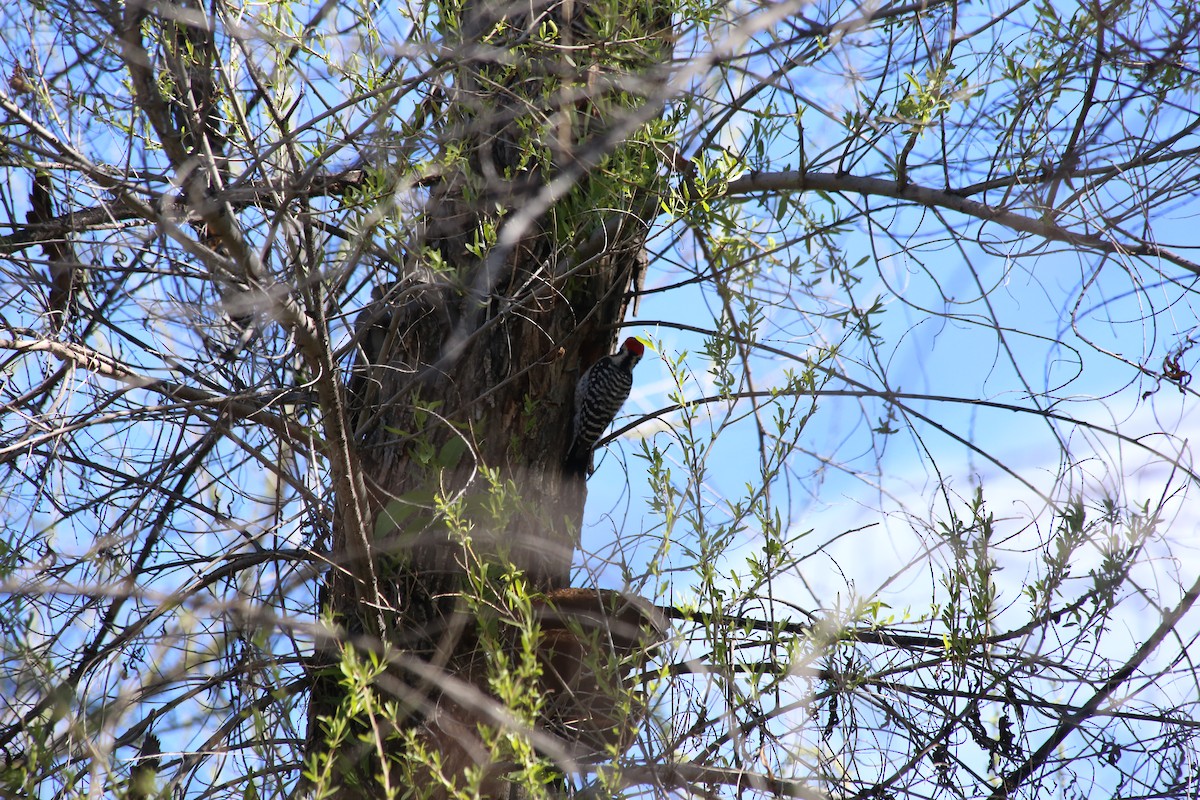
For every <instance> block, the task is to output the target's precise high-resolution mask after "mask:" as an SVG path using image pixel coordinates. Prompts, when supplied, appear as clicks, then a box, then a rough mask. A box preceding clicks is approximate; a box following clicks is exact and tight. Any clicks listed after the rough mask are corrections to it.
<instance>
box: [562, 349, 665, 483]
mask: <svg viewBox="0 0 1200 800" xmlns="http://www.w3.org/2000/svg"><path fill="white" fill-rule="evenodd" d="M645 352H646V346H645V345H644V344H642V343H641V342H640V341H638V340H637V339H635V338H633V337H632V336H631V337H629V338H628V339H626V340H625V342H624V343H623V344H622V345H621V349H620V350H618V351H617V352H615V353H613V354H612V355H607V356H604V358H602V359H600V360H599V361H597V362H596V363H595V364H592V366H590V367H588V369H587V371H586V372H584V373H583V376H582V377H581V378H580V379H579V383H578V384H576V386H575V419H574V424H573V425H572V427H571V449H570V450H568V451H567V460H566V469H567V472H568V473H572V474H576V475H581V476H586V475H587V474H588V473H589V472H591V469H592V450H593V449H594V448H595V447H596V442H597V441H598V440H599V439H600V434H602V433H604V429H605V428H607V427H608V424H609V423H610V422H612V421H613V417H615V416H616V415H617V412H618V411H620V410H621V405H622V404H623V403H624V402H625V399H626V398H628V397H629V390H630V389H632V388H633V368H634V367H635V366H637V363H638V361H640V360H641V358H642V354H643V353H645Z"/></svg>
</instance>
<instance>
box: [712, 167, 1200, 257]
mask: <svg viewBox="0 0 1200 800" xmlns="http://www.w3.org/2000/svg"><path fill="white" fill-rule="evenodd" d="M786 191H794V192H837V193H842V194H861V195H864V196H874V197H888V198H892V199H894V200H904V201H907V202H910V203H914V204H916V205H920V206H925V207H927V208H944V209H947V210H950V211H956V212H958V213H960V214H964V215H966V216H969V217H975V218H976V219H980V220H983V221H984V222H994V223H996V224H997V225H1002V226H1004V227H1006V228H1009V229H1010V230H1013V231H1017V232H1019V233H1026V234H1029V235H1031V236H1039V237H1041V238H1043V239H1045V240H1047V241H1052V242H1066V243H1067V244H1070V245H1074V246H1076V247H1083V248H1087V249H1089V250H1096V251H1099V252H1102V253H1112V254H1114V255H1132V256H1144V257H1147V258H1159V259H1162V260H1163V261H1166V262H1168V263H1171V264H1174V265H1176V266H1178V267H1182V268H1183V269H1186V270H1187V271H1188V272H1191V273H1194V274H1196V275H1200V264H1197V263H1196V262H1194V261H1190V260H1188V259H1186V258H1184V257H1183V256H1181V255H1179V254H1178V253H1174V252H1172V251H1171V250H1168V249H1167V248H1165V247H1160V246H1158V245H1156V244H1153V243H1151V242H1146V241H1140V240H1134V241H1124V242H1120V241H1115V240H1113V239H1109V238H1106V237H1104V236H1098V235H1096V234H1090V233H1077V232H1075V231H1071V230H1068V229H1066V228H1064V227H1062V226H1060V225H1058V224H1056V223H1054V222H1052V221H1050V220H1048V219H1038V218H1035V217H1028V216H1025V215H1023V214H1018V213H1017V212H1015V211H1010V210H1008V209H1006V208H999V207H996V206H990V205H988V204H986V203H981V202H979V201H978V200H970V199H968V198H966V197H963V196H962V195H961V194H959V193H957V192H955V191H954V190H952V189H933V188H930V187H928V186H919V185H917V184H914V183H908V184H905V185H904V186H901V185H900V184H899V183H897V182H896V181H891V180H884V179H882V178H867V177H860V176H857V175H839V174H837V173H832V172H800V171H798V170H788V171H786V172H765V173H751V174H749V175H747V176H746V177H744V178H739V179H737V180H735V181H730V183H729V185H728V187H727V188H726V190H725V194H726V196H728V197H736V196H739V195H746V194H755V193H758V192H786Z"/></svg>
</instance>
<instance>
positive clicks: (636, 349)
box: [621, 336, 646, 358]
mask: <svg viewBox="0 0 1200 800" xmlns="http://www.w3.org/2000/svg"><path fill="white" fill-rule="evenodd" d="M621 349H622V350H628V351H629V352H631V353H633V354H634V355H635V356H638V357H639V358H640V357H641V356H643V355H645V353H646V345H644V344H642V340H641V339H639V338H637V337H636V336H630V337H629V338H628V339H626V340H625V341H624V342H623V343H622V344H621Z"/></svg>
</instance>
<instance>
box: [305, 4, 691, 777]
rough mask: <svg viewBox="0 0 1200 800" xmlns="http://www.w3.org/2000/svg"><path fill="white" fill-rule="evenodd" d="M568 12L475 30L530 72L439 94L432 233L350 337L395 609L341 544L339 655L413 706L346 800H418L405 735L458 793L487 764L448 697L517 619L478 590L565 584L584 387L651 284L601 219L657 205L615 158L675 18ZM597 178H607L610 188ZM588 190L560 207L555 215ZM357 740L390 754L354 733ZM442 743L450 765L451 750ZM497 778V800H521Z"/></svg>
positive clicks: (333, 588)
mask: <svg viewBox="0 0 1200 800" xmlns="http://www.w3.org/2000/svg"><path fill="white" fill-rule="evenodd" d="M569 5H571V4H567V5H558V4H551V5H547V6H541V7H537V6H536V5H535V7H534V8H530V6H529V5H525V6H524V7H523V8H524V11H523V12H522V13H519V14H518V13H506V11H505V10H504V8H508V7H504V8H498V7H493V6H487V5H480V6H471V7H468V9H467V10H466V11H464V12H462V13H463V15H464V16H463V18H462V19H461V20H459V22H460V25H459V26H458V27H457V29H458V30H461V31H462V32H463V33H462V34H461V35H462V36H463V37H464V39H465V44H467V45H471V44H475V45H484V46H487V47H492V48H501V49H502V52H506V53H509V54H510V55H512V56H514V57H513V58H512V59H511V63H509V62H508V61H507V60H505V59H498V60H494V61H484V60H480V61H477V62H475V61H469V60H468V59H466V58H465V57H464V58H463V59H462V65H461V66H460V68H459V69H458V70H457V71H456V72H455V73H454V74H453V79H452V81H451V82H449V83H448V85H447V86H445V87H443V92H444V94H445V100H446V109H447V113H446V114H445V115H444V117H443V119H442V120H441V121H440V122H441V124H440V126H439V134H440V137H441V141H442V152H443V155H444V161H443V163H442V164H441V165H440V176H439V180H438V182H437V183H436V185H434V186H433V188H432V189H431V191H430V194H429V198H428V201H427V204H426V208H425V214H424V218H423V220H422V226H421V232H420V235H419V236H418V237H417V240H416V241H413V242H409V243H407V247H406V252H407V253H409V254H411V256H410V258H409V260H408V262H407V263H406V271H405V274H402V275H395V276H387V278H386V279H381V280H380V281H379V282H378V284H377V287H376V294H375V300H374V302H373V303H372V305H371V306H369V307H368V308H366V309H365V310H364V311H363V312H362V314H361V315H360V318H359V321H358V326H357V341H358V344H359V358H358V360H357V363H356V366H355V369H354V373H353V374H352V376H351V379H350V382H349V387H348V388H349V395H350V400H349V406H350V408H351V411H352V414H353V416H354V419H353V421H352V424H351V426H350V427H351V429H353V430H354V431H355V434H354V435H355V441H354V442H353V443H352V446H353V447H354V448H356V451H357V455H358V459H359V461H360V463H361V468H362V472H363V477H364V480H365V484H366V487H367V493H368V497H369V512H370V513H369V519H370V521H371V524H372V525H373V530H371V531H369V533H370V549H371V563H372V565H373V567H374V571H373V574H374V575H375V576H377V578H378V583H379V587H380V594H381V595H382V596H380V597H378V598H376V602H374V603H369V602H364V601H363V599H362V594H361V591H358V590H356V588H355V587H356V585H357V586H358V587H361V586H362V585H364V583H366V582H365V580H364V576H363V565H362V564H359V563H356V562H355V560H354V559H353V558H352V557H351V555H352V553H353V548H352V547H351V546H350V543H349V542H348V541H347V538H348V537H347V533H346V531H345V530H344V527H339V526H335V532H334V541H333V547H332V553H331V561H332V563H333V565H334V567H333V568H332V569H331V570H330V571H329V573H328V576H327V579H326V585H325V588H324V592H323V605H324V607H325V609H326V611H327V612H328V613H330V614H331V615H332V619H333V620H334V621H335V623H336V624H337V625H338V627H339V629H340V632H341V634H342V635H343V639H342V640H343V641H347V640H348V641H350V642H352V643H354V644H356V645H359V646H363V645H368V646H373V647H376V648H380V649H382V650H386V651H387V652H388V653H390V654H402V657H401V658H400V659H399V663H393V665H392V668H391V669H390V670H389V672H388V675H387V677H388V678H389V679H390V683H389V682H387V681H382V680H381V681H379V682H377V684H376V689H377V690H379V691H380V694H381V695H384V694H386V695H388V699H392V700H397V699H398V700H400V701H401V713H400V715H399V716H398V717H397V718H395V719H392V720H390V721H389V724H390V725H392V726H394V727H393V729H392V733H394V734H395V738H394V742H393V743H391V744H390V745H389V746H387V747H381V748H372V747H370V746H366V745H361V746H359V745H360V743H358V742H356V741H354V740H353V737H351V745H353V746H350V747H346V748H342V749H339V750H337V751H336V752H334V753H332V756H333V760H334V762H335V763H334V768H333V769H334V774H337V775H339V776H341V779H340V781H339V782H340V784H341V794H340V795H339V796H341V797H368V796H374V791H375V790H374V789H373V788H372V787H377V785H378V784H377V783H376V781H375V780H373V779H372V777H371V776H372V775H375V774H379V773H380V772H381V770H382V771H387V770H391V771H390V772H388V774H389V776H391V778H390V780H393V781H395V782H398V783H399V784H401V785H402V784H403V783H404V782H405V781H406V780H407V781H409V782H412V781H415V780H418V778H414V775H416V776H419V775H421V774H422V773H421V772H420V770H417V771H415V772H414V771H412V770H409V771H408V772H405V771H404V770H402V769H396V768H393V767H392V766H389V767H386V768H385V767H383V766H382V765H381V764H380V763H379V760H378V756H379V754H380V753H381V752H384V753H386V754H387V757H389V758H390V757H392V756H396V757H397V758H398V759H399V760H400V761H403V759H404V754H403V751H404V750H405V749H406V748H408V749H411V748H412V746H413V740H412V739H405V738H404V737H403V736H401V735H400V732H402V731H404V730H409V731H413V730H416V731H418V732H420V736H419V737H418V740H417V741H419V742H422V743H423V744H425V745H427V746H433V747H436V748H438V749H441V750H442V751H443V755H444V756H445V758H444V759H443V765H442V772H443V773H444V774H447V775H448V776H449V779H451V780H459V779H461V778H462V777H463V773H464V772H465V770H466V767H468V766H471V765H473V764H478V762H479V761H481V760H483V758H485V757H486V756H480V755H479V753H482V752H484V748H482V747H474V746H473V742H472V737H473V736H474V730H473V729H474V725H475V724H476V723H477V722H478V719H477V718H476V717H477V714H478V709H477V708H476V709H472V708H468V707H467V706H468V705H469V704H466V703H465V701H464V700H463V699H462V697H461V696H459V695H456V694H453V693H451V692H449V691H447V689H446V684H445V682H446V681H449V680H452V679H454V680H461V681H464V682H465V684H466V685H468V686H472V687H475V688H477V689H482V690H484V691H486V690H487V687H488V683H487V674H486V670H487V663H488V659H487V658H486V652H482V653H481V650H482V651H486V649H487V648H488V647H496V646H497V644H496V642H495V641H494V640H489V639H486V637H483V636H482V635H481V634H480V632H479V622H478V614H479V609H480V608H481V606H482V607H484V608H492V607H495V608H497V609H500V611H498V613H499V614H501V615H503V610H502V608H501V607H502V606H503V604H504V599H503V598H502V597H500V596H499V593H501V590H500V589H495V591H496V592H497V593H498V594H497V596H495V597H487V596H481V594H482V595H488V594H489V592H490V591H491V590H489V589H487V588H482V589H481V587H487V586H492V587H499V586H501V585H502V584H503V583H504V580H506V578H505V576H506V575H508V576H510V577H511V571H518V572H520V573H522V574H523V575H524V579H525V581H526V582H527V583H526V585H527V587H528V589H529V590H531V591H532V592H534V593H551V592H554V591H561V590H563V589H565V587H567V586H568V583H569V579H570V568H571V559H572V555H573V551H574V547H575V546H576V543H577V537H578V532H579V526H580V522H581V519H582V514H583V503H584V499H585V496H586V488H585V485H584V483H583V481H580V480H577V479H572V478H571V477H569V476H568V475H566V474H564V471H563V469H562V465H563V460H564V457H565V455H566V452H567V449H568V447H569V444H570V442H569V437H570V430H571V417H572V411H573V408H572V404H573V395H574V386H575V382H576V381H577V379H578V378H579V376H580V374H581V372H582V369H583V368H585V367H586V366H587V365H589V364H590V363H592V362H593V361H595V360H596V359H597V358H599V357H600V356H601V355H603V354H604V353H606V352H608V351H609V350H610V349H611V347H612V345H613V342H614V341H615V339H616V336H617V328H618V326H619V323H620V321H621V320H622V318H623V316H624V313H625V309H626V305H627V302H628V299H629V297H630V295H629V293H628V292H627V290H628V288H629V287H630V285H631V282H633V281H635V280H636V279H637V277H638V276H640V274H641V272H642V270H643V269H644V263H645V256H644V252H643V245H644V241H645V237H646V233H647V227H646V224H645V223H644V222H643V221H641V220H638V219H634V218H632V215H630V214H626V215H624V216H619V215H613V214H612V213H611V212H609V211H607V209H612V208H631V207H636V206H638V205H644V203H639V200H644V199H645V198H646V197H648V196H649V195H650V193H651V192H652V191H653V188H654V187H653V186H652V185H650V184H651V181H653V180H655V176H656V174H657V170H656V165H655V164H654V163H653V156H652V155H649V154H650V153H652V152H654V151H653V149H652V148H650V147H648V146H646V144H645V143H644V142H640V141H639V140H638V137H639V136H642V135H643V131H642V130H636V131H634V133H633V135H632V136H630V137H625V140H624V141H622V142H618V143H616V144H615V145H611V146H610V145H609V144H608V142H609V140H610V139H615V138H617V137H614V136H610V135H609V133H610V126H611V125H612V124H614V123H615V122H618V121H620V120H622V119H625V118H626V115H628V114H629V113H630V111H631V109H632V108H637V107H639V106H642V105H644V104H645V103H646V102H657V103H658V104H659V105H661V100H662V98H661V97H660V98H657V99H654V98H651V99H650V100H649V101H647V100H646V97H645V92H644V91H639V90H644V87H645V86H646V85H647V81H648V79H649V77H650V75H651V70H652V69H653V68H654V67H656V66H661V65H662V63H663V62H664V60H665V56H666V55H667V53H668V50H669V41H670V31H669V14H668V15H667V17H666V18H663V16H662V12H649V11H648V10H647V9H646V8H640V7H639V8H626V9H623V10H622V9H618V8H613V7H605V8H604V9H603V10H596V11H595V12H594V13H596V14H600V13H618V12H622V11H623V13H621V14H620V17H621V24H620V27H619V28H618V30H619V31H620V32H621V35H622V41H621V42H606V43H604V44H603V45H596V46H595V47H593V48H581V47H579V44H580V41H581V39H582V37H584V36H586V35H588V31H590V30H593V29H594V25H589V24H587V19H588V17H587V15H588V14H592V13H593V11H592V10H589V9H588V8H586V7H584V6H582V4H577V5H574V7H573V8H569V7H568V6H569ZM517 8H519V7H518V6H513V7H512V10H513V11H515V10H516V9H517ZM597 9H599V6H597ZM450 13H451V12H450V11H449V10H447V9H443V14H446V15H448V14H450ZM648 14H649V16H648ZM443 19H446V17H443ZM547 20H549V21H551V22H553V23H554V26H552V27H549V28H548V27H547V26H546V22H547ZM451 27H452V26H447V30H449V29H451ZM547 31H551V32H552V34H553V35H552V36H551V37H550V38H549V39H546V35H547ZM539 37H541V38H542V41H541V43H540V44H539V43H538V40H539ZM647 42H649V43H650V44H647ZM568 43H569V44H572V45H573V46H571V47H562V46H561V45H563V44H568ZM464 52H469V50H468V49H467V48H464ZM618 55H619V56H620V57H618ZM613 65H619V67H618V66H613ZM631 81H632V83H631ZM451 154H462V155H461V156H459V157H457V158H455V157H454V156H452V155H451ZM601 158H603V159H606V165H607V166H611V167H612V168H611V169H607V170H606V172H607V173H610V174H609V175H606V176H604V177H594V175H595V174H596V173H595V172H594V171H593V170H591V167H594V166H595V165H596V164H597V163H598V162H599V161H600V160H601ZM622 170H623V171H624V173H625V174H624V175H622V174H621V171H622ZM613 172H616V173H617V178H616V179H613V178H612V177H611V173H613ZM573 176H578V180H577V181H575V182H574V183H573V184H568V185H569V186H570V189H569V191H568V192H566V193H563V194H562V195H561V196H556V195H555V194H553V192H555V191H556V190H555V189H553V188H552V187H554V186H558V185H562V179H568V180H569V179H570V178H572V177H573ZM623 177H624V178H626V180H624V181H623V180H621V179H622V178H623ZM556 179H559V182H558V183H555V181H556ZM631 186H632V187H633V188H632V190H631V188H630V187H631ZM542 208H544V211H541V212H540V213H539V210H540V209H542ZM596 242H602V243H603V246H602V247H599V248H597V247H596V246H595V243H596ZM381 278H382V276H381ZM344 502H347V500H346V499H345V498H339V503H344ZM338 518H339V519H340V517H338ZM377 637H378V638H377ZM484 642H486V644H481V643H484ZM339 652H340V646H335V645H334V643H332V641H331V642H330V643H327V644H326V645H324V646H323V647H321V648H319V658H320V660H322V661H324V662H325V663H326V664H327V665H332V664H335V663H336V661H337V659H338V658H339V657H340V656H339ZM406 665H407V666H406ZM428 666H432V667H434V668H436V669H437V670H439V672H437V673H431V672H429V671H428V670H427V669H426V667H428ZM319 675H320V677H318V679H317V681H316V684H315V686H314V694H313V700H312V704H311V710H310V720H309V729H310V734H309V735H310V739H309V743H310V753H311V754H315V755H318V756H322V755H324V756H329V755H331V754H330V753H329V751H328V750H327V746H326V741H325V740H326V739H328V738H329V724H328V723H327V722H322V721H321V719H322V718H323V717H324V718H331V717H333V716H336V715H337V714H338V713H339V709H342V710H343V712H344V709H345V707H346V702H347V699H348V698H347V697H346V695H345V690H344V688H343V687H342V686H341V685H340V684H339V683H338V682H337V680H336V679H335V677H334V676H336V675H337V670H336V668H330V669H327V670H326V671H325V672H323V673H319ZM430 675H443V676H445V679H444V680H441V679H439V678H437V677H434V678H431V677H430ZM389 686H390V688H389ZM541 722H542V723H543V724H545V723H547V722H548V721H547V720H542V721H541ZM352 727H354V728H355V730H357V731H358V732H360V733H361V732H363V731H372V734H373V735H374V736H375V737H377V738H378V737H379V736H380V735H381V734H380V732H379V729H378V726H377V725H374V726H372V725H371V724H369V723H368V722H367V721H365V720H362V719H359V720H357V721H356V722H355V723H354V724H353V726H352ZM383 735H384V736H385V738H386V736H387V732H385V733H384V734H383ZM448 743H456V744H457V745H458V751H457V752H456V753H453V754H449V753H447V752H446V750H445V748H446V747H447V746H448ZM483 766H485V767H490V768H491V769H492V772H493V773H495V775H497V776H498V775H499V774H500V773H501V772H502V765H495V764H491V765H486V764H485V765H483ZM496 781H498V782H495V783H489V784H487V785H486V786H485V789H486V791H485V794H489V795H495V794H500V793H503V792H505V791H506V789H505V787H504V782H503V781H500V780H499V778H498V777H497V778H496ZM430 783H431V785H432V780H431V781H430ZM419 788H423V787H419ZM433 796H439V795H438V794H436V793H435V794H434V795H433Z"/></svg>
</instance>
